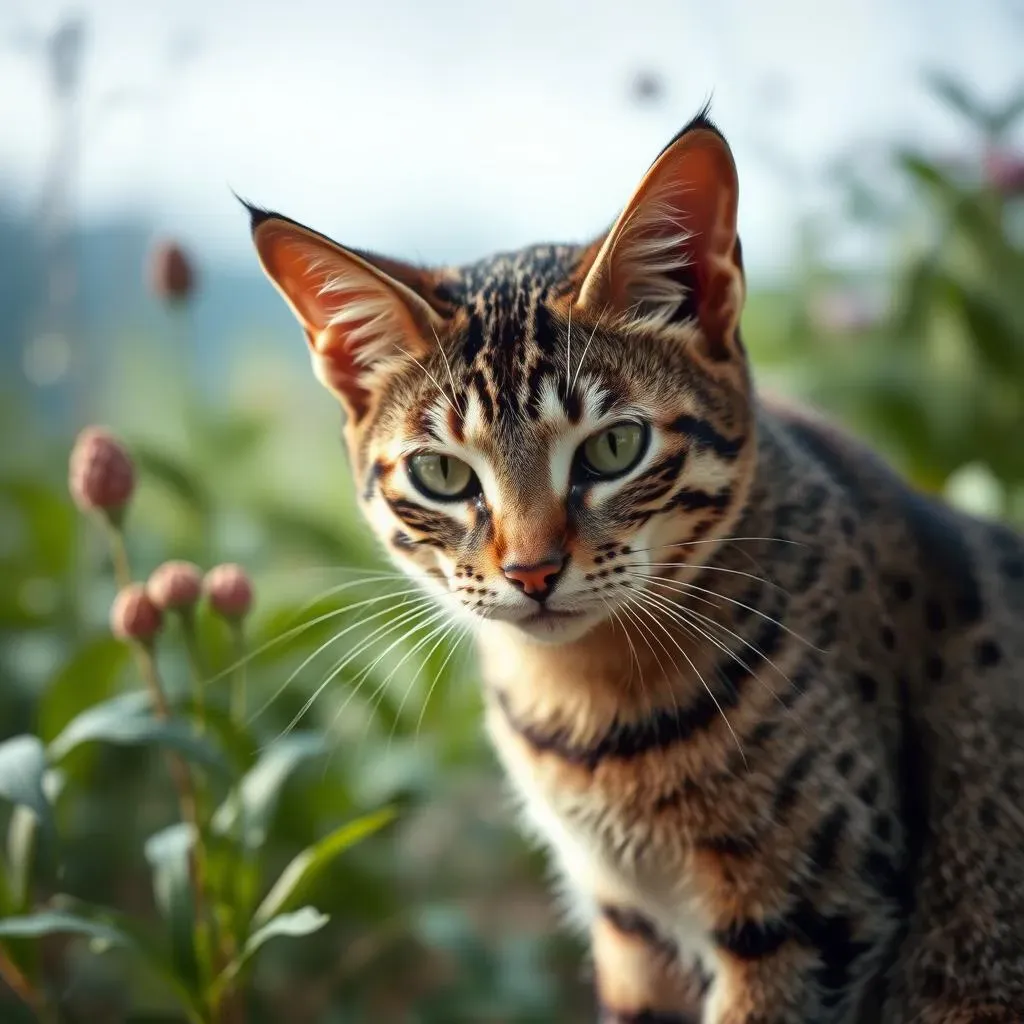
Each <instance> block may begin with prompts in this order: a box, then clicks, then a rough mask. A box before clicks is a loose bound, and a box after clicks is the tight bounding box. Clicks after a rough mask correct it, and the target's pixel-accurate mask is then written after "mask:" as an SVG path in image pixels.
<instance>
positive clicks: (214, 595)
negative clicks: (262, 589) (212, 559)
mask: <svg viewBox="0 0 1024 1024" xmlns="http://www.w3.org/2000/svg"><path fill="white" fill-rule="evenodd" d="M203 589H204V590H205V591H206V596H207V597H208V598H209V599H210V604H211V605H213V607H214V610H215V611H217V612H219V613H220V614H221V615H223V616H224V618H225V619H242V618H244V617H245V616H246V614H247V613H248V611H249V609H250V608H251V607H252V583H251V582H250V580H249V576H248V574H247V573H246V571H245V570H244V569H243V568H242V567H241V566H240V565H234V564H231V563H228V564H226V565H217V566H214V567H213V568H212V569H211V570H210V571H209V572H208V573H207V574H206V579H205V580H204V581H203Z"/></svg>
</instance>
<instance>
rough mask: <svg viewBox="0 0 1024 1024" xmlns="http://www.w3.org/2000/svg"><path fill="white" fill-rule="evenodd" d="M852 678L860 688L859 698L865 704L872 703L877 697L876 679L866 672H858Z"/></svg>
mask: <svg viewBox="0 0 1024 1024" xmlns="http://www.w3.org/2000/svg"><path fill="white" fill-rule="evenodd" d="M853 678H854V682H856V684H857V689H858V690H860V699H861V700H862V701H864V703H865V704H871V703H873V702H874V701H875V700H876V699H877V698H878V680H876V679H875V677H874V676H870V675H868V674H867V672H858V673H857V674H856V675H855V676H854V677H853Z"/></svg>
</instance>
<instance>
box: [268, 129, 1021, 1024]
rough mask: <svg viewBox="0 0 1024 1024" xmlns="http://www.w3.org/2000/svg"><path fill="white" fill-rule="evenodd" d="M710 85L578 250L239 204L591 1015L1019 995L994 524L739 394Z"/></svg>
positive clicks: (970, 1011) (1014, 598)
mask: <svg viewBox="0 0 1024 1024" xmlns="http://www.w3.org/2000/svg"><path fill="white" fill-rule="evenodd" d="M738 197H739V186H738V177H737V171H736V167H735V163H734V160H733V156H732V153H731V150H730V148H729V146H728V144H727V142H726V140H725V138H724V137H723V135H722V134H721V132H720V131H719V130H718V128H717V127H716V126H715V125H714V124H713V123H712V121H711V120H710V119H709V117H708V112H707V110H706V109H705V110H704V111H702V112H701V113H700V114H699V115H698V116H697V117H696V118H695V119H694V120H692V121H691V122H690V123H689V124H688V125H686V127H685V128H684V129H683V130H682V131H681V132H680V133H679V134H678V135H677V136H676V137H675V138H674V139H673V140H672V141H671V142H670V143H669V144H668V145H667V146H666V148H665V149H664V150H663V151H662V152H661V154H660V155H659V156H658V158H657V159H656V160H655V162H654V163H653V164H652V165H651V167H650V169H649V170H648V172H647V174H646V175H645V176H644V177H643V179H642V181H641V182H640V184H639V186H638V188H637V189H636V191H635V192H634V194H633V196H632V197H631V198H630V200H629V202H628V204H627V205H626V207H625V209H624V210H623V212H622V213H621V215H620V216H619V217H618V219H617V220H616V221H615V222H614V224H613V226H612V227H611V229H610V230H609V231H607V232H606V233H605V234H603V235H601V236H600V237H598V238H597V239H596V240H595V241H593V242H592V243H590V244H583V245H540V246H534V247H531V248H526V249H523V250H520V251H518V252H513V253H509V254H504V255H498V256H495V257H493V258H490V259H485V260H482V261H481V262H479V263H476V264H474V265H472V266H466V267H459V268H439V269H430V268H421V267H416V266H412V265H410V264H407V263H403V262H400V261H398V260H394V259H388V258H384V257H381V256H377V255H373V254H371V253H368V252H362V251H359V250H356V249H351V248H345V247H342V246H341V245H338V244H336V243H335V242H333V241H331V240H330V239H328V238H327V237H325V236H324V235H321V234H319V233H317V232H315V231H312V230H310V229H309V228H306V227H304V226H302V225H300V224H298V223H296V222H294V221H291V220H289V219H287V218H286V217H283V216H280V215H278V214H275V213H270V212H268V211H265V210H262V209H259V208H256V207H252V206H250V207H249V209H250V213H251V221H252V233H253V240H254V244H255V248H256V250H257V254H258V258H259V260H260V263H261V265H262V267H263V269H264V271H265V272H266V274H267V275H268V276H269V278H270V280H271V281H272V282H273V284H274V285H275V286H276V287H277V289H278V290H279V291H280V293H281V294H282V296H283V297H284V299H285V300H286V301H287V303H288V304H289V306H290V307H291V309H292V310H293V311H294V313H295V315H296V317H297V318H298V320H299V323H300V324H301V325H302V328H303V329H304V331H305V334H306V337H307V339H308V344H309V352H310V355H311V358H312V364H313V369H314V371H315V373H316V375H317V377H318V378H319V379H320V381H321V382H322V383H323V384H324V385H325V386H326V387H327V388H328V389H329V390H330V391H331V392H332V393H333V394H334V395H335V396H336V397H337V398H338V399H339V400H340V402H341V404H342V406H343V408H344V412H345V424H346V425H345V438H346V442H347V446H348V450H349V453H350V456H351V464H352V468H353V471H354V476H355V483H356V486H357V488H358V492H359V494H360V496H361V503H362V507H363V509H364V510H365V513H366V516H367V518H368V520H369V522H370V523H371V524H372V526H373V528H374V530H375V531H376V533H377V534H378V536H379V537H380V539H381V541H382V542H383V544H384V546H385V547H386V548H387V549H388V551H389V552H390V553H391V555H392V556H393V557H394V559H395V560H396V561H397V563H398V564H399V565H400V566H401V567H402V568H403V569H405V570H406V571H407V572H408V573H409V575H410V576H412V577H413V578H414V579H416V580H419V581H421V582H422V584H423V586H425V587H426V588H428V589H429V590H431V591H432V592H433V593H435V594H436V595H437V600H438V601H439V602H440V604H441V605H442V606H443V607H444V608H446V609H448V610H449V611H450V613H451V614H452V615H453V616H457V617H460V618H462V619H463V620H465V621H467V622H470V623H472V624H473V628H474V630H475V634H476V638H477V642H478V647H479V664H480V672H481V675H482V677H483V682H484V689H485V694H486V707H487V710H486V721H487V728H488V731H489V734H490V737H491V739H492V741H493V745H494V747H495V749H496V751H497V754H498V756H499V758H500V760H501V762H502V763H503V765H504V768H505V771H506V773H507V775H508V777H509V779H510V780H511V782H512V784H513V787H514V789H515V791H516V792H517V793H518V795H519V798H520V801H521V804H522V811H523V818H524V821H525V823H526V827H527V828H529V829H530V830H532V831H533V832H534V833H535V834H536V835H537V836H539V837H540V838H541V840H542V841H543V842H544V843H545V844H546V845H547V846H548V847H549V848H550V852H551V856H552V859H553V861H554V863H555V865H556V866H557V869H558V872H559V876H560V877H561V879H562V885H563V887H564V889H565V892H566V895H567V897H568V901H569V904H570V908H571V909H570V915H571V917H572V918H573V919H574V921H575V922H576V923H577V924H578V925H579V926H580V927H581V928H583V929H586V931H587V932H588V933H589V936H590V941H591V949H592V956H593V964H594V975H595V988H596V998H597V1001H598V1005H599V1015H600V1019H601V1020H602V1021H606V1022H619V1024H626V1022H631V1024H641V1022H646V1024H684V1022H698V1021H699V1022H702V1024H806V1022H813V1024H848V1022H853V1021H863V1022H869V1021H870V1022H872V1024H874V1022H877V1021H883V1022H886V1024H902V1022H907V1024H909V1022H912V1021H913V1022H917V1024H968V1022H970V1024H980V1022H982V1021H987V1022H993V1024H995V1022H1010V1021H1021V1020H1024V809H1022V805H1021V790H1022V787H1024V750H1022V742H1021V741H1022V738H1024V688H1022V686H1021V683H1022V677H1024V629H1021V614H1022V612H1024V542H1022V540H1021V538H1019V537H1018V536H1017V535H1016V534H1014V533H1013V532H1011V531H1010V530H1009V529H1007V528H1004V527H1002V526H999V525H996V524H992V523H986V522H982V521H980V520H976V519H972V518H970V517H968V516H966V515H964V514H961V513H959V512H955V511H953V510H951V509H948V508H946V507H945V506H943V505H941V504H939V503H937V502H934V501H932V500H931V499H929V498H926V497H923V496H921V495H918V494H917V493H915V492H914V491H912V490H911V489H910V488H908V487H907V486H906V485H905V484H904V483H903V482H902V481H901V480H900V479H899V478H898V477H897V476H896V475H895V473H894V472H893V471H891V470H890V469H889V468H888V467H887V466H886V465H885V464H884V463H883V462H882V460H880V459H879V458H877V457H876V456H875V455H873V454H872V453H871V452H870V451H868V450H866V449H863V448H862V447H861V446H860V445H859V444H858V443H857V442H855V441H853V440H851V439H850V438H849V437H847V436H846V435H845V434H844V433H842V432H841V431H840V430H838V429H837V428H835V427H833V426H831V425H830V424H829V423H828V422H827V421H825V420H824V419H822V418H820V417H819V416H818V415H817V414H815V413H811V412H809V411H803V410H800V409H797V408H790V407H787V406H786V405H785V404H783V403H779V402H777V401H771V400H768V399H767V398H765V397H763V396H760V395H759V394H758V393H757V391H756V390H755V389H754V387H753V385H752V381H751V374H750V368H749V366H748V360H747V357H746V353H745V350H744V345H743V342H742V340H741V337H740V316H741V312H742V309H743V302H744V292H745V281H744V273H743V265H742V257H741V250H740V242H739V238H738V235H737V206H738Z"/></svg>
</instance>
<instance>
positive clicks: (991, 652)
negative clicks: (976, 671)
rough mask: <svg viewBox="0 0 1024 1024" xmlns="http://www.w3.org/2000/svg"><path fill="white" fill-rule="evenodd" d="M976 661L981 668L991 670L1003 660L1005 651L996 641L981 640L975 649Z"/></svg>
mask: <svg viewBox="0 0 1024 1024" xmlns="http://www.w3.org/2000/svg"><path fill="white" fill-rule="evenodd" d="M974 659H975V661H976V662H977V663H978V667H979V668H991V667H992V666H993V665H998V664H999V662H1000V661H1002V660H1003V651H1002V648H1001V647H1000V646H999V644H997V643H996V642H995V640H980V641H978V645H977V646H976V647H975V648H974Z"/></svg>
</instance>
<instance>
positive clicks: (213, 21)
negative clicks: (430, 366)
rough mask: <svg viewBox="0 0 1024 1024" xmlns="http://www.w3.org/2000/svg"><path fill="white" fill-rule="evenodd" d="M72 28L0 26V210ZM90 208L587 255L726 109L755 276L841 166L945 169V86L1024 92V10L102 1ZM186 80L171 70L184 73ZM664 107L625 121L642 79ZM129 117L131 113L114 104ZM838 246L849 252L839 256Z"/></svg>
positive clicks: (346, 238) (16, 187) (441, 0)
mask: <svg viewBox="0 0 1024 1024" xmlns="http://www.w3.org/2000/svg"><path fill="white" fill-rule="evenodd" d="M65 10H66V8H65V7H64V6H63V5H60V4H57V3H54V2H52V0H4V3H3V4H2V5H0V47H2V49H0V126H2V128H0V193H2V194H3V195H5V196H6V197H7V198H8V199H9V200H10V199H11V198H13V200H14V201H15V202H17V203H19V204H29V203H31V202H33V201H34V200H35V199H36V197H37V195H38V190H39V181H40V178H41V175H42V171H43V168H44V167H45V163H46V159H47V155H48V153H49V152H50V149H51V147H52V144H53V141H52V140H53V129H54V115H53V106H52V102H51V98H50V94H49V91H48V85H47V80H46V71H45V66H44V65H43V63H42V62H41V60H40V58H39V56H38V48H37V47H36V46H35V42H34V40H36V39H38V37H39V36H40V35H42V34H43V33H45V32H47V31H49V30H50V29H51V28H52V27H53V26H54V25H55V24H56V23H57V20H58V18H59V17H60V16H61V14H62V13H64V12H65ZM77 10H80V11H82V12H83V13H84V14H85V15H86V17H87V19H88V31H89V40H88V50H87V54H86V60H85V63H84V66H83V79H82V82H83V87H82V97H81V104H80V113H81V125H82V129H81V145H80V160H79V167H78V178H77V182H76V202H77V209H78V211H79V214H80V216H81V217H82V218H84V219H85V220H96V219H101V218H104V217H107V216H110V215H112V214H120V213H122V212H124V211H126V210H127V211H136V212H140V213H141V214H142V215H144V216H145V217H146V218H147V219H148V220H149V221H150V222H151V223H152V225H153V227H154V230H155V231H159V232H164V233H170V234H172V235H175V236H178V237H181V238H183V239H185V240H186V241H188V242H190V243H191V244H193V245H194V246H199V247H201V248H202V250H203V252H204V253H205V255H206V258H208V259H216V260H220V261H224V262H226V263H241V261H247V262H250V263H251V259H252V256H251V251H250V249H249V242H248V236H247V231H246V228H245V221H244V218H243V217H242V215H241V211H240V209H239V208H238V206H237V204H236V203H235V201H234V199H233V198H232V196H231V191H230V190H231V189H234V190H236V191H237V192H239V193H240V194H242V195H244V196H246V197H247V198H249V199H252V200H253V201H255V202H257V203H259V204H261V205H264V206H268V207H271V208H274V209H277V210H279V211H281V212H283V213H286V214H288V215H289V216H291V217H294V218H295V219H297V220H300V221H303V222H305V223H309V224H311V225H312V226H314V227H316V228H318V229H319V230H322V231H324V232H325V233H327V234H330V235H332V236H333V237H336V238H338V239H339V240H340V241H342V242H345V243H348V244H350V245H353V246H357V247H363V248H369V249H377V250H381V251H386V252H389V253H392V254H394V255H397V256H404V257H407V258H413V259H418V260H423V261H439V262H442V261H461V260H469V259H473V258H475V257H478V256H482V255H484V254H485V253H486V252H487V251H490V250H495V249H508V248H513V247H515V246H518V245H522V244H526V243H529V242H535V241H550V240H557V241H561V240H567V241H575V240H584V239H589V238H591V237H593V236H594V235H596V234H597V233H598V232H599V231H601V230H602V229H603V228H604V227H606V226H607V224H608V223H609V222H610V221H611V220H612V219H613V218H614V216H615V215H616V213H617V212H618V210H619V209H620V208H621V206H622V205H623V204H624V203H625V202H626V200H627V199H628V197H629V194H630V193H631V191H632V189H633V188H634V186H635V185H636V184H637V183H638V181H639V179H640V176H641V175H642V174H643V173H644V171H645V170H646V168H647V166H648V165H649V163H650V162H651V160H652V159H653V158H654V157H655V156H656V155H657V153H658V152H659V150H660V149H661V147H662V146H663V145H664V143H665V142H666V141H667V140H668V139H669V138H671V136H672V135H673V134H674V132H675V131H676V130H677V129H678V127H680V126H681V125H682V124H683V123H685V121H686V120H688V119H689V117H690V116H691V115H692V114H693V113H694V112H695V111H696V110H697V109H698V108H699V107H700V106H701V105H702V103H703V102H704V100H705V99H707V98H708V97H709V96H711V97H712V100H713V104H712V114H713V116H714V118H715V119H716V121H717V122H718V123H719V125H720V127H721V128H722V129H723V130H724V132H725V134H726V135H727V137H728V138H729V139H730V142H731V143H732V145H733V149H734V152H735V155H736V159H737V163H738V165H739V171H740V181H741V207H740V229H741V234H742V236H743V239H744V254H745V257H746V262H747V264H748V269H749V271H750V273H751V275H752V276H754V275H756V274H758V273H759V272H760V273H763V274H768V273H772V272H773V271H775V270H777V269H779V268H781V267H784V266H786V265H787V264H788V261H789V260H790V259H791V258H792V255H793V245H794V225H795V224H796V222H797V219H798V218H799V217H800V216H801V215H802V214H803V213H805V212H806V211H807V210H808V209H811V208H814V207H815V206H816V205H817V206H821V205H823V204H824V205H827V204H828V203H830V202H832V203H834V202H835V197H834V196H832V195H831V194H830V193H828V192H827V191H825V190H824V189H823V188H822V187H821V185H820V179H821V177H822V172H823V169H824V168H825V167H826V165H827V164H828V162H829V161H830V160H831V159H833V158H834V157H836V156H837V155H838V154H840V153H845V152H854V153H856V152H857V151H859V150H865V151H866V150H868V149H870V147H872V146H874V145H876V144H878V143H879V142H884V141H885V140H887V139H892V138H903V139H911V140H915V141H920V142H922V143H924V144H927V145H929V146H933V147H935V148H936V149H938V150H940V151H944V150H946V149H949V148H950V147H953V148H954V149H955V147H957V146H959V145H962V142H963V132H962V130H960V128H959V125H958V124H957V122H956V121H955V119H952V118H951V117H950V116H949V115H948V114H947V113H946V112H944V111H943V109H942V108H941V107H940V106H939V105H938V104H936V103H935V102H934V100H932V99H931V98H930V97H929V96H928V94H927V93H926V91H925V90H924V88H923V86H922V77H921V76H922V71H923V70H924V69H926V68H928V67H939V68H942V69H943V70H946V71H950V72H954V73H958V74H960V75H961V76H963V77H964V79H965V80H966V81H967V82H969V83H970V85H971V86H972V88H974V89H975V90H977V91H978V92H979V93H980V94H981V95H982V96H985V97H988V98H991V99H997V98H1000V97H1002V96H1004V95H1006V94H1007V93H1008V91H1009V90H1010V89H1011V88H1012V87H1013V86H1014V85H1017V84H1020V83H1021V81H1022V80H1024V64H1022V62H1021V60H1020V54H1021V53H1022V52H1024V0H856V2H853V0H843V2H836V0H832V2H823V0H773V2H771V3H765V2H763V0H718V2H716V3H708V2H707V0H504V2H501V3H498V2H493V0H492V2H486V0H479V2H477V3H475V4H474V3H467V2H457V0H430V2H423V0H395V2H390V3H388V2H384V0H377V2H369V3H365V2H361V3H356V2H353V0H280V2H273V3H271V2H268V0H248V2H246V3H240V2H237V0H232V2H219V3H218V2H215V0H205V2H204V0H173V2H166V0H87V2H85V3H82V4H80V5H79V6H78V8H77ZM175 54H177V58H178V59H176V60H174V59H171V58H172V56H173V55H175ZM643 72H648V73H652V74H655V75H657V76H659V77H660V78H661V79H662V81H663V82H664V93H663V95H661V96H660V98H659V99H658V100H657V102H649V103H646V104H639V103H637V102H636V100H635V98H634V97H633V96H632V95H631V83H632V82H633V81H634V79H635V76H636V75H637V74H638V73H643ZM112 99H117V100H118V101H117V102H111V100H112ZM843 244H844V243H843V239H841V238H837V239H836V241H835V245H836V247H837V248H838V249H841V247H842V245H843Z"/></svg>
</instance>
